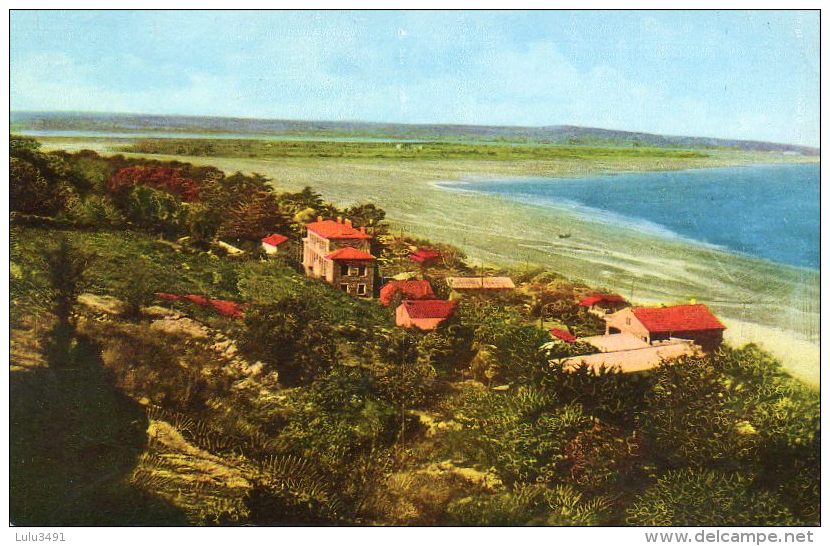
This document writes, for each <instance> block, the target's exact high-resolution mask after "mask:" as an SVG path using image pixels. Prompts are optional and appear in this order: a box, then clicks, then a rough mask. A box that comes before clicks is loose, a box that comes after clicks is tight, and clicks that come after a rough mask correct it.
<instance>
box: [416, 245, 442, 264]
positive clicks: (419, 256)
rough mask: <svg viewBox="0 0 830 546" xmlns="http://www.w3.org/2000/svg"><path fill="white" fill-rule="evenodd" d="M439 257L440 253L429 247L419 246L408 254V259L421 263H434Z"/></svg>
mask: <svg viewBox="0 0 830 546" xmlns="http://www.w3.org/2000/svg"><path fill="white" fill-rule="evenodd" d="M440 258H441V253H440V252H438V251H437V250H433V249H431V248H419V249H418V250H416V251H415V252H413V253H412V254H410V255H409V259H410V260H411V261H413V262H415V263H419V264H422V265H431V264H434V263H435V262H436V261H438V260H439V259H440Z"/></svg>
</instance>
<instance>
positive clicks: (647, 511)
mask: <svg viewBox="0 0 830 546" xmlns="http://www.w3.org/2000/svg"><path fill="white" fill-rule="evenodd" d="M627 513H628V517H627V519H626V521H627V522H628V523H629V524H632V525H648V526H696V527H700V526H716V525H739V526H741V527H752V526H756V525H794V524H796V521H795V520H794V518H793V516H792V514H790V512H789V511H788V510H787V509H786V508H785V507H784V506H783V505H782V504H781V501H780V499H778V498H777V497H776V496H775V495H773V494H771V493H768V492H766V491H758V490H755V489H753V488H752V484H751V481H750V480H749V479H748V478H746V477H744V476H742V475H739V474H731V475H728V474H720V473H716V472H712V471H709V470H692V469H685V470H677V471H671V472H668V473H667V474H665V475H663V476H662V477H660V478H659V479H658V480H657V483H656V484H655V485H653V486H651V487H650V488H648V489H647V490H646V491H645V492H644V493H643V494H642V495H640V496H639V497H638V498H637V499H636V500H635V501H634V504H632V505H631V507H630V508H629V509H628V511H627Z"/></svg>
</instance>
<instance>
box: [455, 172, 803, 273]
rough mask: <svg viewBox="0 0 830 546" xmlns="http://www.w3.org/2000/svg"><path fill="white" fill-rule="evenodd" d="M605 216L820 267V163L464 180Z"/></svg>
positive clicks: (478, 186)
mask: <svg viewBox="0 0 830 546" xmlns="http://www.w3.org/2000/svg"><path fill="white" fill-rule="evenodd" d="M463 189H465V190H471V191H478V192H485V193H489V194H496V195H500V196H503V197H506V198H509V199H513V200H516V201H521V202H524V203H532V204H536V205H542V206H550V207H557V208H566V209H571V210H573V211H576V212H579V213H581V214H584V215H585V216H587V217H590V218H591V219H593V220H598V221H601V222H604V223H612V224H613V223H619V224H624V225H625V227H629V228H630V227H634V228H636V229H638V230H641V231H646V232H651V233H654V234H658V235H664V236H667V237H673V236H674V237H676V236H680V237H683V238H686V239H692V240H695V241H698V242H701V243H706V244H710V245H716V246H720V247H723V248H724V249H726V250H730V251H733V252H739V253H743V254H749V255H752V256H756V257H759V258H764V259H767V260H770V261H773V262H777V263H782V264H787V265H794V266H798V267H807V268H811V269H818V267H819V234H820V230H819V225H820V224H819V222H820V203H819V165H818V164H799V165H757V166H749V167H734V168H718V169H698V170H690V171H669V172H648V173H634V174H620V175H613V176H591V177H586V178H531V179H521V180H498V181H477V182H467V183H464V185H463Z"/></svg>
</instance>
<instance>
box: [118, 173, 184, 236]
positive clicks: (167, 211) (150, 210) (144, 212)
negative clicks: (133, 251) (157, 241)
mask: <svg viewBox="0 0 830 546" xmlns="http://www.w3.org/2000/svg"><path fill="white" fill-rule="evenodd" d="M120 204H121V206H122V207H123V209H124V214H125V215H126V217H127V220H128V221H129V222H130V223H132V224H133V225H134V226H136V227H137V228H139V229H145V230H147V231H151V232H155V233H160V234H162V235H164V236H166V237H170V238H172V237H175V236H177V235H179V234H180V233H182V232H183V228H184V223H185V221H186V219H187V212H186V209H185V207H184V206H183V205H182V203H181V202H180V201H179V200H178V199H176V197H174V196H173V195H171V194H169V193H167V192H164V191H161V190H156V189H153V188H149V187H147V186H136V187H134V188H133V189H132V190H130V191H129V193H127V195H126V196H125V197H124V198H123V199H122V200H121V202H120Z"/></svg>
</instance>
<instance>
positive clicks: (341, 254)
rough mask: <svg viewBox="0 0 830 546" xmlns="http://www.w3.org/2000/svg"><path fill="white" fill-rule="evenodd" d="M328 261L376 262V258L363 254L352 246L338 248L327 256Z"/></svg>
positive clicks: (366, 253)
mask: <svg viewBox="0 0 830 546" xmlns="http://www.w3.org/2000/svg"><path fill="white" fill-rule="evenodd" d="M326 259H327V260H374V259H375V257H374V256H372V255H371V254H369V253H368V252H363V251H362V250H358V249H356V248H352V247H350V246H344V247H343V248H338V249H337V250H335V251H334V252H332V253H331V254H328V255H327V256H326Z"/></svg>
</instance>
